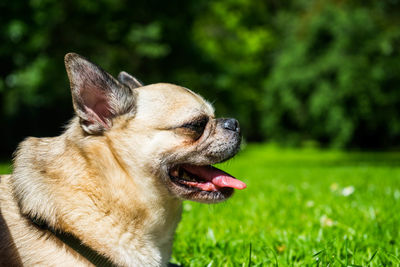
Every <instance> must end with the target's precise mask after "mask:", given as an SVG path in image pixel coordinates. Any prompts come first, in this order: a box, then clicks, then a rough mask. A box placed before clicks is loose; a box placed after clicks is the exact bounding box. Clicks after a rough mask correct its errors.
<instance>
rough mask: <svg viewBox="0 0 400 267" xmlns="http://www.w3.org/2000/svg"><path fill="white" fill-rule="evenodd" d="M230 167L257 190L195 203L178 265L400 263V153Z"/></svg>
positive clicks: (251, 154) (265, 152)
mask: <svg viewBox="0 0 400 267" xmlns="http://www.w3.org/2000/svg"><path fill="white" fill-rule="evenodd" d="M220 167H221V168H223V169H225V170H227V171H228V172H229V173H231V174H233V175H235V176H236V177H237V178H239V179H241V180H243V181H245V182H246V183H247V185H248V188H247V189H245V190H243V191H237V192H236V194H235V195H234V196H233V197H232V199H230V200H229V201H227V202H225V203H221V204H217V205H204V204H199V203H194V202H185V203H184V213H183V217H182V222H181V224H180V225H179V227H178V231H177V235H176V238H175V243H174V252H173V258H172V262H174V263H178V264H180V265H182V266H328V265H329V266H400V239H399V238H400V229H399V225H400V153H345V152H337V151H316V150H290V149H279V148H275V147H273V146H270V145H269V146H266V145H264V146H262V145H248V146H247V147H246V148H245V149H244V150H243V151H242V152H241V153H240V154H239V155H238V157H236V158H234V159H233V160H231V161H229V162H228V163H224V164H222V165H220ZM8 171H9V167H8V165H7V164H6V165H4V164H3V165H0V173H5V172H8Z"/></svg>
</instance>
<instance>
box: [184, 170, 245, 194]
mask: <svg viewBox="0 0 400 267" xmlns="http://www.w3.org/2000/svg"><path fill="white" fill-rule="evenodd" d="M182 167H183V168H184V169H185V170H187V171H188V172H190V173H192V174H194V175H196V176H198V177H200V178H202V179H204V180H206V181H210V182H211V183H213V184H214V185H216V186H218V187H232V188H235V189H245V188H246V184H245V183H243V182H242V181H240V180H238V179H236V178H234V177H232V176H231V175H229V174H227V173H226V172H224V171H221V170H220V169H217V168H215V167H213V166H211V165H209V166H195V165H183V166H182Z"/></svg>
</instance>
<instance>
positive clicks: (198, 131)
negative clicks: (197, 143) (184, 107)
mask: <svg viewBox="0 0 400 267" xmlns="http://www.w3.org/2000/svg"><path fill="white" fill-rule="evenodd" d="M207 123H208V117H202V118H200V119H198V120H195V121H192V122H189V123H185V124H184V125H182V128H184V129H186V130H189V131H190V132H191V134H192V135H193V137H194V138H195V139H198V138H200V136H201V135H202V134H203V132H204V129H205V128H206V125H207Z"/></svg>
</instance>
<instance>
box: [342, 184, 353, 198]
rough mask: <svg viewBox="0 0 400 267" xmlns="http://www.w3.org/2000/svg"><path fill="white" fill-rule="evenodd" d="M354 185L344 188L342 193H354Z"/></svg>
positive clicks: (347, 194)
mask: <svg viewBox="0 0 400 267" xmlns="http://www.w3.org/2000/svg"><path fill="white" fill-rule="evenodd" d="M354 190H355V189H354V186H347V187H345V188H343V189H342V195H343V196H345V197H348V196H350V195H351V194H353V193H354Z"/></svg>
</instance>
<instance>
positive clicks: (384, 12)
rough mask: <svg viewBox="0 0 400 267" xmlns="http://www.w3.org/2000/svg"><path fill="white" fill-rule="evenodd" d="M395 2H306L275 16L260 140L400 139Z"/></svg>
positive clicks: (346, 142)
mask: <svg viewBox="0 0 400 267" xmlns="http://www.w3.org/2000/svg"><path fill="white" fill-rule="evenodd" d="M395 2H397V1H375V2H374V1H370V2H362V3H361V2H358V1H353V2H350V1H349V2H346V1H330V2H326V1H325V2H323V1H306V2H305V4H304V5H303V6H302V7H301V8H300V9H299V11H297V14H293V13H290V14H281V16H280V17H279V23H280V26H279V27H280V28H281V29H283V34H282V35H281V38H282V46H281V47H280V48H279V51H278V53H277V56H276V57H275V62H274V64H273V68H272V70H271V73H270V75H269V76H268V77H267V79H265V80H264V84H265V85H264V88H265V89H264V90H265V91H264V97H263V107H264V110H263V118H264V119H263V127H264V129H265V137H272V138H274V139H278V140H281V141H284V142H290V143H295V144H299V143H301V142H303V141H307V140H315V141H318V142H321V143H322V144H325V145H331V146H334V147H359V148H379V147H380V148H382V147H389V146H393V145H395V144H397V145H398V144H399V142H398V140H399V138H400V109H399V106H400V90H399V84H400V75H399V74H400V28H399V27H398V25H399V19H398V17H397V15H396V16H394V15H390V14H395V13H394V12H393V10H394V9H396V8H397V10H398V8H399V6H398V5H395Z"/></svg>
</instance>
